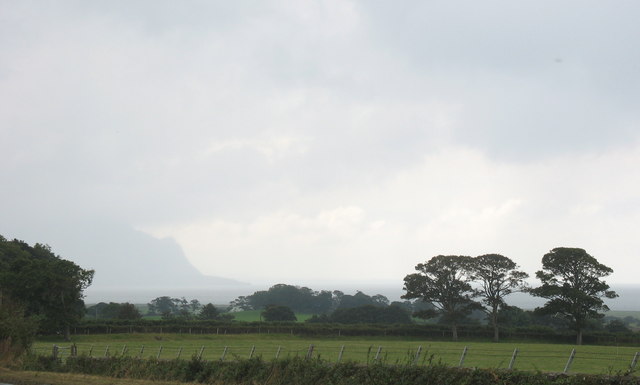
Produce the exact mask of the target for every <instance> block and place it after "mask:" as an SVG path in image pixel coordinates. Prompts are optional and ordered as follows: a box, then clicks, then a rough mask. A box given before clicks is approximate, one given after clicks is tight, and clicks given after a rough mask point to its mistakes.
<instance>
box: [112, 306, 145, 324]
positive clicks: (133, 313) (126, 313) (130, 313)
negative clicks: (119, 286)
mask: <svg viewBox="0 0 640 385" xmlns="http://www.w3.org/2000/svg"><path fill="white" fill-rule="evenodd" d="M116 318H118V319H128V320H137V319H140V318H142V314H140V311H139V310H138V309H137V308H136V307H135V305H134V304H132V303H129V302H125V303H123V304H122V305H121V306H120V309H118V314H117V315H116Z"/></svg>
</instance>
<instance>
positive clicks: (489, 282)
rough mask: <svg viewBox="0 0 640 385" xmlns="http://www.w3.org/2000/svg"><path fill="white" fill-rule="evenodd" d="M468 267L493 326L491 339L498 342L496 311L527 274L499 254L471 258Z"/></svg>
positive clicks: (503, 305)
mask: <svg viewBox="0 0 640 385" xmlns="http://www.w3.org/2000/svg"><path fill="white" fill-rule="evenodd" d="M470 267H471V274H472V279H473V280H474V281H479V282H480V289H479V290H477V294H478V296H479V297H480V298H481V301H482V303H483V304H484V309H485V312H486V313H487V316H488V318H489V322H490V324H491V326H493V340H494V341H495V342H498V340H499V339H500V335H499V333H500V332H499V329H498V311H499V310H500V309H501V308H504V307H505V306H506V305H507V304H506V302H505V301H504V298H505V297H506V296H508V295H509V294H511V293H513V292H515V291H521V290H522V289H523V288H524V287H525V281H524V280H525V279H526V278H528V277H529V274H527V273H525V272H523V271H518V270H516V269H517V268H518V265H517V264H516V263H515V262H513V261H512V260H511V259H510V258H507V257H505V256H503V255H500V254H485V255H481V256H479V257H476V258H473V261H472V263H471V265H470Z"/></svg>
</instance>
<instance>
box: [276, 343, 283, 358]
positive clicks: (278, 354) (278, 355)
mask: <svg viewBox="0 0 640 385" xmlns="http://www.w3.org/2000/svg"><path fill="white" fill-rule="evenodd" d="M280 350H282V346H278V350H277V351H276V360H277V359H278V357H280Z"/></svg>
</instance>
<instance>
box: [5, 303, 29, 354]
mask: <svg viewBox="0 0 640 385" xmlns="http://www.w3.org/2000/svg"><path fill="white" fill-rule="evenodd" d="M37 329H38V322H37V319H36V318H34V317H26V316H25V314H24V308H23V307H22V306H21V305H19V304H17V303H15V302H14V301H12V300H11V299H10V298H7V297H4V298H3V297H2V296H0V357H5V356H9V355H11V356H19V355H21V354H22V353H23V352H24V351H25V350H27V349H29V347H30V346H31V344H32V343H33V340H34V337H35V334H36V331H37Z"/></svg>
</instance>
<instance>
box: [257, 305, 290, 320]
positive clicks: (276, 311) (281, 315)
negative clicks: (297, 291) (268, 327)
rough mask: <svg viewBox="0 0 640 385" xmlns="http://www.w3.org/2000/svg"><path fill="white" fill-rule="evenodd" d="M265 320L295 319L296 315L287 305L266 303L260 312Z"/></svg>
mask: <svg viewBox="0 0 640 385" xmlns="http://www.w3.org/2000/svg"><path fill="white" fill-rule="evenodd" d="M260 315H261V316H262V318H263V319H264V320H265V321H268V322H273V321H297V318H296V315H295V313H294V312H293V310H291V309H290V308H288V307H287V306H281V305H267V307H266V308H265V309H264V311H262V313H260Z"/></svg>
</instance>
